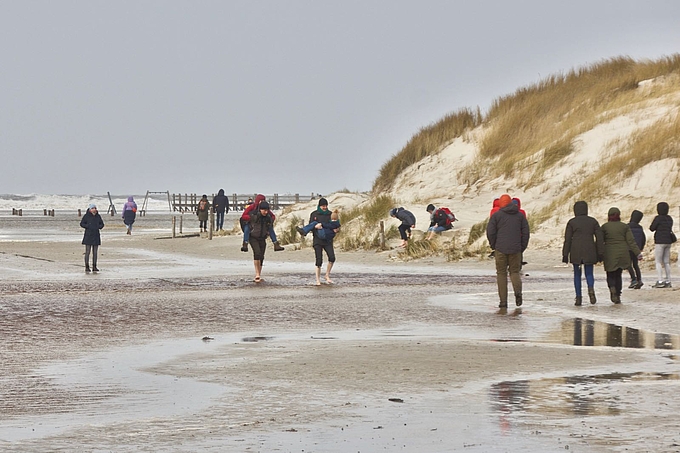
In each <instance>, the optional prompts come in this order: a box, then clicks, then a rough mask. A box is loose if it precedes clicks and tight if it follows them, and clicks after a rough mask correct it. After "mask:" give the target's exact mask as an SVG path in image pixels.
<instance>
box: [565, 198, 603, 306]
mask: <svg viewBox="0 0 680 453" xmlns="http://www.w3.org/2000/svg"><path fill="white" fill-rule="evenodd" d="M602 256H604V242H603V236H602V230H601V229H600V224H599V223H598V221H597V220H595V219H594V218H592V217H590V216H589V215H588V203H586V202H585V201H577V202H576V203H574V217H573V218H572V219H570V220H569V222H567V228H566V229H565V231H564V245H563V246H562V262H563V263H571V264H572V265H573V266H574V289H575V290H576V302H575V304H574V305H576V306H580V305H581V303H582V301H583V297H582V295H581V266H583V270H584V271H585V274H586V283H587V284H588V297H589V298H590V303H591V304H594V303H596V302H597V298H596V297H595V277H594V275H593V266H594V265H595V264H597V263H598V262H599V258H598V257H602Z"/></svg>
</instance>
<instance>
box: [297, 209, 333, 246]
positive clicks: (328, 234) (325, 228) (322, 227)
mask: <svg viewBox="0 0 680 453" xmlns="http://www.w3.org/2000/svg"><path fill="white" fill-rule="evenodd" d="M313 229H316V230H317V231H316V233H317V234H318V235H319V237H320V238H321V239H323V240H331V239H333V238H334V237H335V235H336V234H337V232H338V230H339V229H340V214H339V213H338V210H337V209H336V210H335V211H333V212H332V213H331V221H330V222H328V223H319V222H316V221H315V222H311V223H309V224H307V225H305V226H303V227H302V228H301V227H296V230H297V232H298V233H300V234H301V235H302V236H307V234H308V233H309V232H311V231H312V230H313Z"/></svg>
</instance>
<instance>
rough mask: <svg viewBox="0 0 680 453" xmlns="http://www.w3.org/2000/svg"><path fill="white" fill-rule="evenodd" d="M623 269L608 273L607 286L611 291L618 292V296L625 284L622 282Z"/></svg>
mask: <svg viewBox="0 0 680 453" xmlns="http://www.w3.org/2000/svg"><path fill="white" fill-rule="evenodd" d="M622 272H623V269H616V270H615V271H611V272H609V271H607V286H608V287H609V291H612V290H614V291H616V294H619V295H620V294H621V288H623V283H622V282H621V273H622Z"/></svg>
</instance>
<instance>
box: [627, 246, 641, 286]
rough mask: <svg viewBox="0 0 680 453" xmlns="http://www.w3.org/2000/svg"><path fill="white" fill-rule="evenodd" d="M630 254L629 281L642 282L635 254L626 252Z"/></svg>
mask: <svg viewBox="0 0 680 453" xmlns="http://www.w3.org/2000/svg"><path fill="white" fill-rule="evenodd" d="M628 253H630V266H629V267H628V273H629V274H630V279H631V280H635V281H637V282H641V281H642V273H640V265H639V262H638V257H637V255H636V254H634V253H633V252H631V251H630V250H629V251H628Z"/></svg>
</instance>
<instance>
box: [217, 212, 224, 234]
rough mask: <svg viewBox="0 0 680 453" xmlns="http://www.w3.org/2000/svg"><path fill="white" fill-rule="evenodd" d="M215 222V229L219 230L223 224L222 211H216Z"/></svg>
mask: <svg viewBox="0 0 680 453" xmlns="http://www.w3.org/2000/svg"><path fill="white" fill-rule="evenodd" d="M215 222H217V228H216V230H217V231H219V230H221V229H222V227H223V226H224V211H222V212H220V211H217V212H216V213H215Z"/></svg>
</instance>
